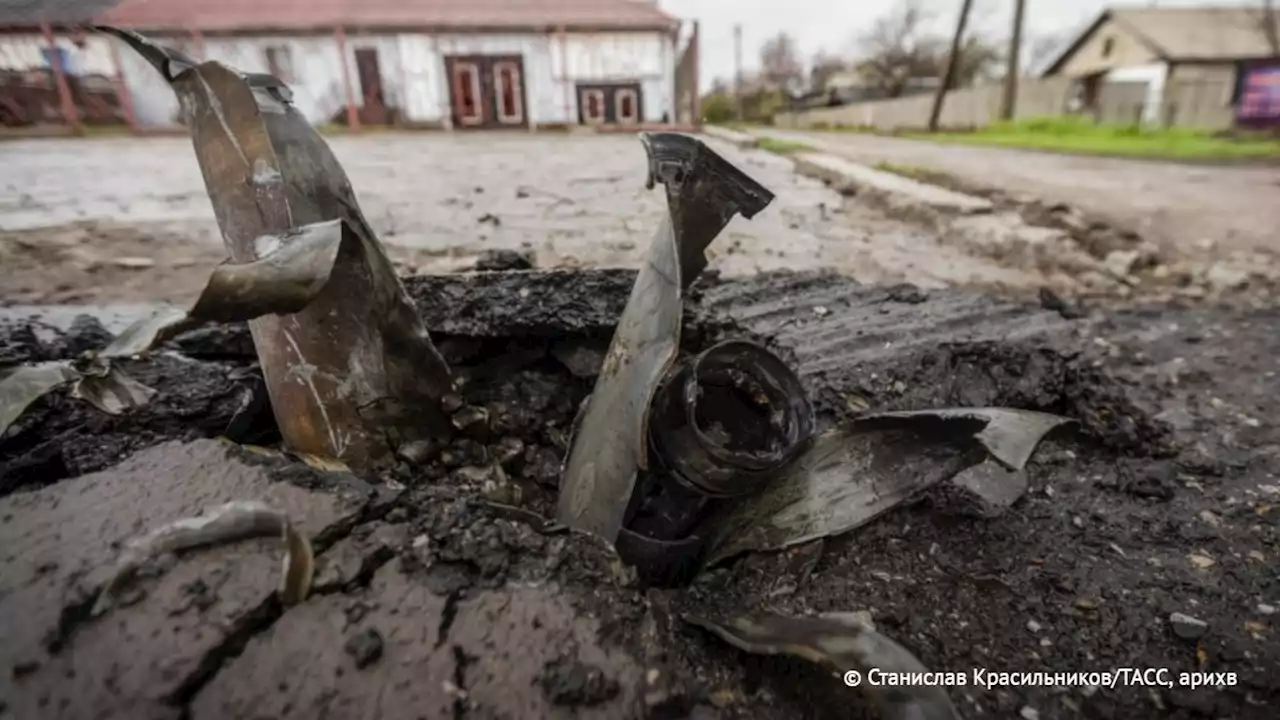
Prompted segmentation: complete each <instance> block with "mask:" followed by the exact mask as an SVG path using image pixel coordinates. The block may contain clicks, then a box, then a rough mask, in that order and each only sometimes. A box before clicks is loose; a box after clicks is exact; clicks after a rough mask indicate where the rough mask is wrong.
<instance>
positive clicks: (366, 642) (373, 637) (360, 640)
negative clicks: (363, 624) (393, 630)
mask: <svg viewBox="0 0 1280 720" xmlns="http://www.w3.org/2000/svg"><path fill="white" fill-rule="evenodd" d="M343 649H344V650H346V651H347V654H348V655H350V656H351V657H352V659H353V660H355V662H356V668H358V669H360V670H363V669H364V668H367V667H369V666H370V665H372V664H374V663H376V662H378V660H379V659H380V658H381V657H382V635H380V634H379V633H378V631H377V630H375V629H373V628H367V629H365V630H362V631H360V632H359V633H356V634H355V635H352V636H351V637H350V638H349V639H348V640H347V643H346V645H344V646H343Z"/></svg>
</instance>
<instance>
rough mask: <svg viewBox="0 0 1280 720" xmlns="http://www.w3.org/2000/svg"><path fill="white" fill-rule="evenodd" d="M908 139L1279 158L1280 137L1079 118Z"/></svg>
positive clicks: (1130, 153)
mask: <svg viewBox="0 0 1280 720" xmlns="http://www.w3.org/2000/svg"><path fill="white" fill-rule="evenodd" d="M906 137H914V138H923V139H927V140H938V141H942V142H954V143H963V144H966V145H990V146H1000V147H1016V148H1028V149H1032V150H1049V151H1055V152H1066V153H1078V154H1084V155H1112V156H1120V157H1146V158H1170V159H1187V160H1230V159H1247V158H1261V159H1266V158H1274V159H1280V139H1275V138H1267V137H1241V138H1233V137H1222V136H1217V135H1215V134H1213V133H1211V132H1209V131H1206V130H1197V129H1193V128H1147V127H1140V126H1136V125H1107V124H1095V123H1093V122H1091V121H1089V120H1087V119H1080V118H1039V119H1031V120H1020V121H1017V122H1008V123H996V124H994V125H991V126H989V127H986V128H982V129H980V130H975V131H973V132H941V133H907V134H906Z"/></svg>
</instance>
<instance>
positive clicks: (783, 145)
mask: <svg viewBox="0 0 1280 720" xmlns="http://www.w3.org/2000/svg"><path fill="white" fill-rule="evenodd" d="M757 147H759V148H760V149H761V150H768V151H769V152H771V153H777V154H778V155H791V154H793V153H802V152H811V151H812V150H813V146H812V145H806V144H805V143H802V142H795V141H794V140H779V139H778V138H771V137H762V138H760V142H759V145H757Z"/></svg>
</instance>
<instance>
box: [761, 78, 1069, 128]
mask: <svg viewBox="0 0 1280 720" xmlns="http://www.w3.org/2000/svg"><path fill="white" fill-rule="evenodd" d="M1071 86H1072V80H1071V79H1070V78H1047V79H1044V80H1025V81H1023V82H1021V83H1019V84H1018V104H1017V117H1043V116H1045V115H1059V114H1061V113H1062V112H1064V111H1065V110H1066V107H1067V100H1068V99H1069V98H1070V96H1071ZM1000 94H1001V88H1000V86H998V85H988V86H984V87H977V88H968V89H965V90H956V91H954V92H950V93H947V100H946V103H945V104H944V105H943V106H942V120H941V124H942V125H943V127H952V128H972V127H982V126H984V125H989V124H990V123H992V122H993V121H994V120H996V119H997V118H999V113H1000ZM932 106H933V95H932V94H922V95H913V96H911V97H905V98H895V99H893V100H877V101H874V102H865V103H856V104H853V105H845V106H842V107H835V108H819V109H815V110H808V111H805V112H799V113H780V114H778V115H777V116H775V117H774V122H775V123H776V124H777V125H779V126H782V127H796V128H815V127H817V128H820V127H823V126H827V127H836V126H847V127H868V128H875V129H877V130H898V129H908V128H922V127H924V126H925V125H926V124H927V123H928V121H929V111H930V109H931V108H932Z"/></svg>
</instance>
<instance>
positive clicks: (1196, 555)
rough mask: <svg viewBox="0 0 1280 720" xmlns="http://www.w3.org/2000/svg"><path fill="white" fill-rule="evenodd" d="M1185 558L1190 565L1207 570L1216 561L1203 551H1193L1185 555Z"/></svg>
mask: <svg viewBox="0 0 1280 720" xmlns="http://www.w3.org/2000/svg"><path fill="white" fill-rule="evenodd" d="M1187 560H1189V561H1190V562H1191V565H1192V567H1194V568H1196V569H1197V570H1207V569H1209V568H1211V567H1213V566H1214V565H1215V564H1216V563H1217V561H1215V560H1214V559H1213V558H1211V557H1209V556H1208V555H1206V554H1204V553H1203V552H1193V553H1191V554H1190V555H1188V556H1187Z"/></svg>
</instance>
